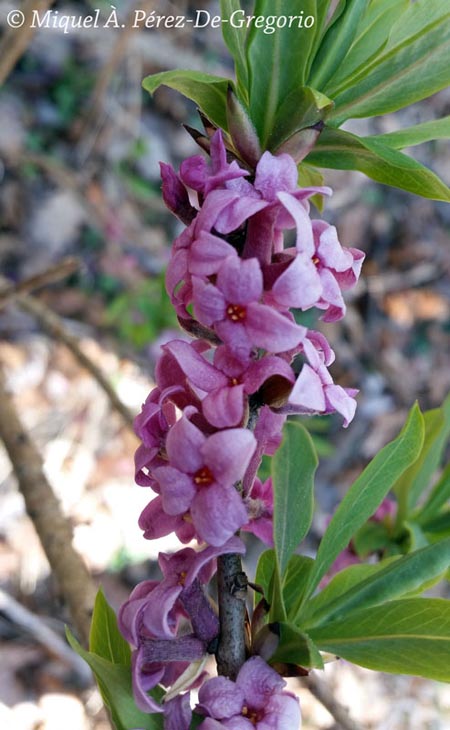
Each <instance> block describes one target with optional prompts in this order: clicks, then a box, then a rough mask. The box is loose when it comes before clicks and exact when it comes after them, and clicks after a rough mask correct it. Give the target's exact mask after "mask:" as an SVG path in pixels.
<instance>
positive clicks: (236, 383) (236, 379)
mask: <svg viewBox="0 0 450 730" xmlns="http://www.w3.org/2000/svg"><path fill="white" fill-rule="evenodd" d="M229 383H230V385H239V384H240V380H239V378H230V380H229Z"/></svg>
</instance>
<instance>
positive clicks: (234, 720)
mask: <svg viewBox="0 0 450 730" xmlns="http://www.w3.org/2000/svg"><path fill="white" fill-rule="evenodd" d="M285 686H286V682H285V681H284V680H283V679H281V677H280V676H279V675H278V674H277V672H275V671H274V670H273V669H272V668H271V667H269V665H268V664H266V662H265V661H264V660H263V659H261V657H259V656H254V657H251V658H250V659H248V661H246V662H245V664H244V665H243V666H242V667H241V669H240V671H239V674H238V676H237V678H236V682H232V681H231V680H230V679H227V678H226V677H213V678H212V679H210V680H208V681H207V682H206V683H205V684H204V685H203V686H202V687H201V688H200V691H199V695H198V698H199V704H198V707H197V708H196V710H197V711H198V712H199V713H201V714H204V715H207V719H206V720H205V721H204V722H203V723H202V724H201V725H200V727H201V728H202V730H215V729H216V728H221V727H225V728H230V730H254V728H256V730H269V728H270V730H286V729H287V728H289V730H298V728H299V727H300V707H299V703H298V699H297V698H296V697H295V696H294V695H293V694H291V693H290V692H286V691H284V687H285ZM214 721H215V722H214Z"/></svg>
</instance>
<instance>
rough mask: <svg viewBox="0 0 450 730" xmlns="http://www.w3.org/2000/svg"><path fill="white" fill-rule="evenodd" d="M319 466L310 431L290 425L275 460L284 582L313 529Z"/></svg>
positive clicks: (276, 531)
mask: <svg viewBox="0 0 450 730" xmlns="http://www.w3.org/2000/svg"><path fill="white" fill-rule="evenodd" d="M317 464H318V460H317V454H316V452H315V449H314V445H313V442H312V439H311V436H310V435H309V433H308V431H307V430H306V429H305V428H304V427H303V426H302V425H301V424H300V423H298V422H295V421H288V422H287V423H286V425H285V427H284V431H283V441H282V444H281V446H280V448H279V449H278V451H277V452H276V454H275V456H274V457H273V459H272V482H273V492H274V510H273V532H274V543H275V553H276V555H277V561H278V566H279V570H280V576H281V578H283V575H284V572H285V570H286V567H287V564H288V562H289V559H290V557H291V555H293V553H294V551H295V550H296V548H297V547H298V545H299V544H300V542H301V541H302V540H303V538H304V537H305V535H306V534H307V532H308V530H309V528H310V526H311V522H312V516H313V509H314V474H315V471H316V469H317Z"/></svg>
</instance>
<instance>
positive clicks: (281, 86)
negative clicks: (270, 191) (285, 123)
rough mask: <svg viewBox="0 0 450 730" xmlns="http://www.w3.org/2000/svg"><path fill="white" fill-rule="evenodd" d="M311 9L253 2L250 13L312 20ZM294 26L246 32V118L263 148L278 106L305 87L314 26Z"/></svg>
mask: <svg viewBox="0 0 450 730" xmlns="http://www.w3.org/2000/svg"><path fill="white" fill-rule="evenodd" d="M315 10H316V2H315V0H256V3H255V9H254V12H253V14H254V15H255V16H259V15H261V16H265V17H267V16H273V17H274V18H280V17H289V16H293V15H299V16H302V15H303V17H304V18H306V17H307V16H312V17H315ZM297 25H298V21H297ZM297 25H295V23H294V24H291V27H290V28H289V24H287V25H286V26H285V27H284V28H275V32H274V33H266V32H264V29H263V28H256V27H255V24H253V25H252V26H251V28H250V30H249V35H248V43H247V58H248V65H249V92H250V94H249V99H250V117H251V119H252V121H253V123H254V125H255V127H256V129H257V131H258V134H259V138H260V142H261V146H262V147H263V149H265V147H266V143H267V140H268V139H269V137H270V134H271V133H272V130H273V128H274V123H275V118H276V114H277V111H278V108H279V106H280V104H281V103H282V102H283V100H284V99H285V98H286V97H287V96H288V95H289V94H290V93H291V91H293V90H294V89H296V88H298V87H299V86H304V84H305V69H306V64H307V62H308V57H309V53H310V51H311V48H312V44H313V41H314V37H315V24H314V25H313V26H312V27H311V28H305V27H302V28H298V27H297Z"/></svg>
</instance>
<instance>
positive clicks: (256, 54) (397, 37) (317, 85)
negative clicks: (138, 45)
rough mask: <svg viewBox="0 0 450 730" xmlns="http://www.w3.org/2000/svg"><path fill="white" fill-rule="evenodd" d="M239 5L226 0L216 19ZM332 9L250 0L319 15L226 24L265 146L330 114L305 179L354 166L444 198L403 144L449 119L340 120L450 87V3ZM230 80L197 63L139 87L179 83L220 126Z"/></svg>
mask: <svg viewBox="0 0 450 730" xmlns="http://www.w3.org/2000/svg"><path fill="white" fill-rule="evenodd" d="M241 5H242V4H241V3H240V2H239V0H222V2H221V13H222V18H224V19H225V20H227V19H229V18H230V16H231V14H232V13H233V12H234V11H236V10H239V9H240V8H241ZM329 9H330V2H329V0H295V2H292V1H290V2H288V1H287V0H277V2H275V3H274V2H269V0H256V2H255V5H254V10H253V15H255V16H259V15H261V16H265V17H267V16H269V15H274V16H278V17H279V16H294V15H298V14H301V13H303V16H304V17H306V16H308V15H311V16H313V17H314V18H315V23H314V25H313V26H312V27H311V28H305V27H301V28H298V27H297V26H296V25H295V23H292V25H291V27H290V28H289V26H288V24H287V25H286V26H285V27H284V28H277V29H276V30H275V32H274V33H265V32H264V29H263V28H258V27H256V26H255V24H254V23H252V24H250V27H249V28H247V27H242V28H238V27H233V26H232V24H231V23H229V22H224V23H222V29H223V34H224V40H225V43H226V44H227V46H228V49H229V51H230V53H231V55H232V56H233V59H234V62H235V71H236V88H237V96H238V99H239V100H240V102H241V104H242V106H243V109H244V110H245V112H246V113H248V115H249V117H250V119H251V121H252V122H253V124H254V126H255V128H256V130H257V132H258V135H259V139H260V143H261V147H262V149H270V150H272V151H274V150H276V149H277V148H278V147H280V145H281V144H282V143H283V142H286V140H288V139H289V138H291V140H293V142H292V144H296V143H297V137H296V136H295V135H298V134H299V133H300V132H301V131H302V130H305V129H308V128H310V127H313V126H314V125H317V124H318V123H323V122H326V124H327V127H325V129H324V130H323V131H322V133H321V135H320V136H319V140H318V142H317V144H316V146H315V149H314V150H313V152H312V153H311V154H310V155H309V157H308V165H309V167H308V168H306V167H305V166H304V165H301V166H300V168H299V170H300V176H302V175H303V177H304V178H305V176H306V178H308V177H309V178H311V172H310V170H311V169H312V167H314V166H318V167H324V168H327V167H330V168H336V169H344V170H359V171H361V172H363V173H364V174H366V175H368V176H369V177H371V178H372V179H373V180H376V181H377V182H380V183H383V184H385V185H393V186H394V187H398V188H401V189H402V190H407V191H408V192H411V193H415V194H417V195H423V196H424V197H428V198H431V199H434V200H444V201H449V200H450V192H449V189H448V186H447V185H445V184H444V183H443V182H442V181H441V180H440V179H439V178H438V177H437V176H436V175H435V174H434V173H432V172H431V171H430V170H427V168H425V167H424V166H423V165H421V164H420V163H418V162H416V161H415V160H413V159H412V158H410V157H408V156H406V155H404V154H402V153H401V152H400V151H399V150H400V149H401V148H404V147H406V146H411V145H415V144H420V143H422V142H425V141H430V140H433V139H441V138H448V136H449V122H448V118H445V119H443V120H438V121H436V122H434V121H430V122H427V123H425V124H422V125H417V127H412V128H411V129H410V130H403V131H399V132H394V133H391V134H385V135H374V136H372V137H358V136H357V135H351V134H349V133H347V132H339V131H338V130H337V129H336V128H337V127H339V126H340V125H341V124H342V123H343V122H344V121H346V120H347V119H351V118H355V117H369V116H375V115H379V114H385V113H388V112H393V111H397V110H399V109H402V108H403V107H406V106H408V105H409V104H412V103H414V102H416V101H419V100H421V99H426V98H427V97H429V96H431V95H432V94H434V93H435V92H437V91H439V90H441V89H443V88H445V87H446V86H448V84H449V83H450V64H449V63H448V58H449V51H450V22H449V20H450V10H449V9H448V7H447V6H446V4H445V3H442V0H416V2H414V3H411V2H408V0H340V2H339V3H338V4H337V6H336V7H335V9H334V11H333V13H331V16H330V14H329ZM228 83H229V82H228V81H227V80H226V79H223V78H219V77H214V76H210V75H208V74H202V73H200V72H196V71H195V72H194V71H167V72H163V73H160V74H156V75H154V76H151V77H148V78H147V79H145V81H144V88H146V89H147V90H148V91H150V92H151V93H153V92H154V91H155V90H156V89H157V88H158V86H160V85H161V84H166V85H168V86H171V87H172V88H175V89H177V90H178V91H180V92H181V93H183V94H185V96H188V97H189V98H190V99H193V100H194V101H195V102H196V103H197V104H198V105H199V107H200V108H201V109H202V111H203V112H204V113H205V114H206V116H207V117H209V118H210V119H211V120H212V121H213V122H214V123H215V124H217V125H218V126H220V127H221V128H222V129H224V130H225V131H226V130H227V120H226V90H227V85H228ZM302 143H303V144H305V142H304V141H303V142H302V138H301V134H300V136H299V138H298V144H299V145H301V144H302ZM298 159H300V156H299V157H298ZM303 184H308V182H307V180H306V181H305V182H304V183H303ZM316 184H317V183H316ZM319 206H320V202H319Z"/></svg>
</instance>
